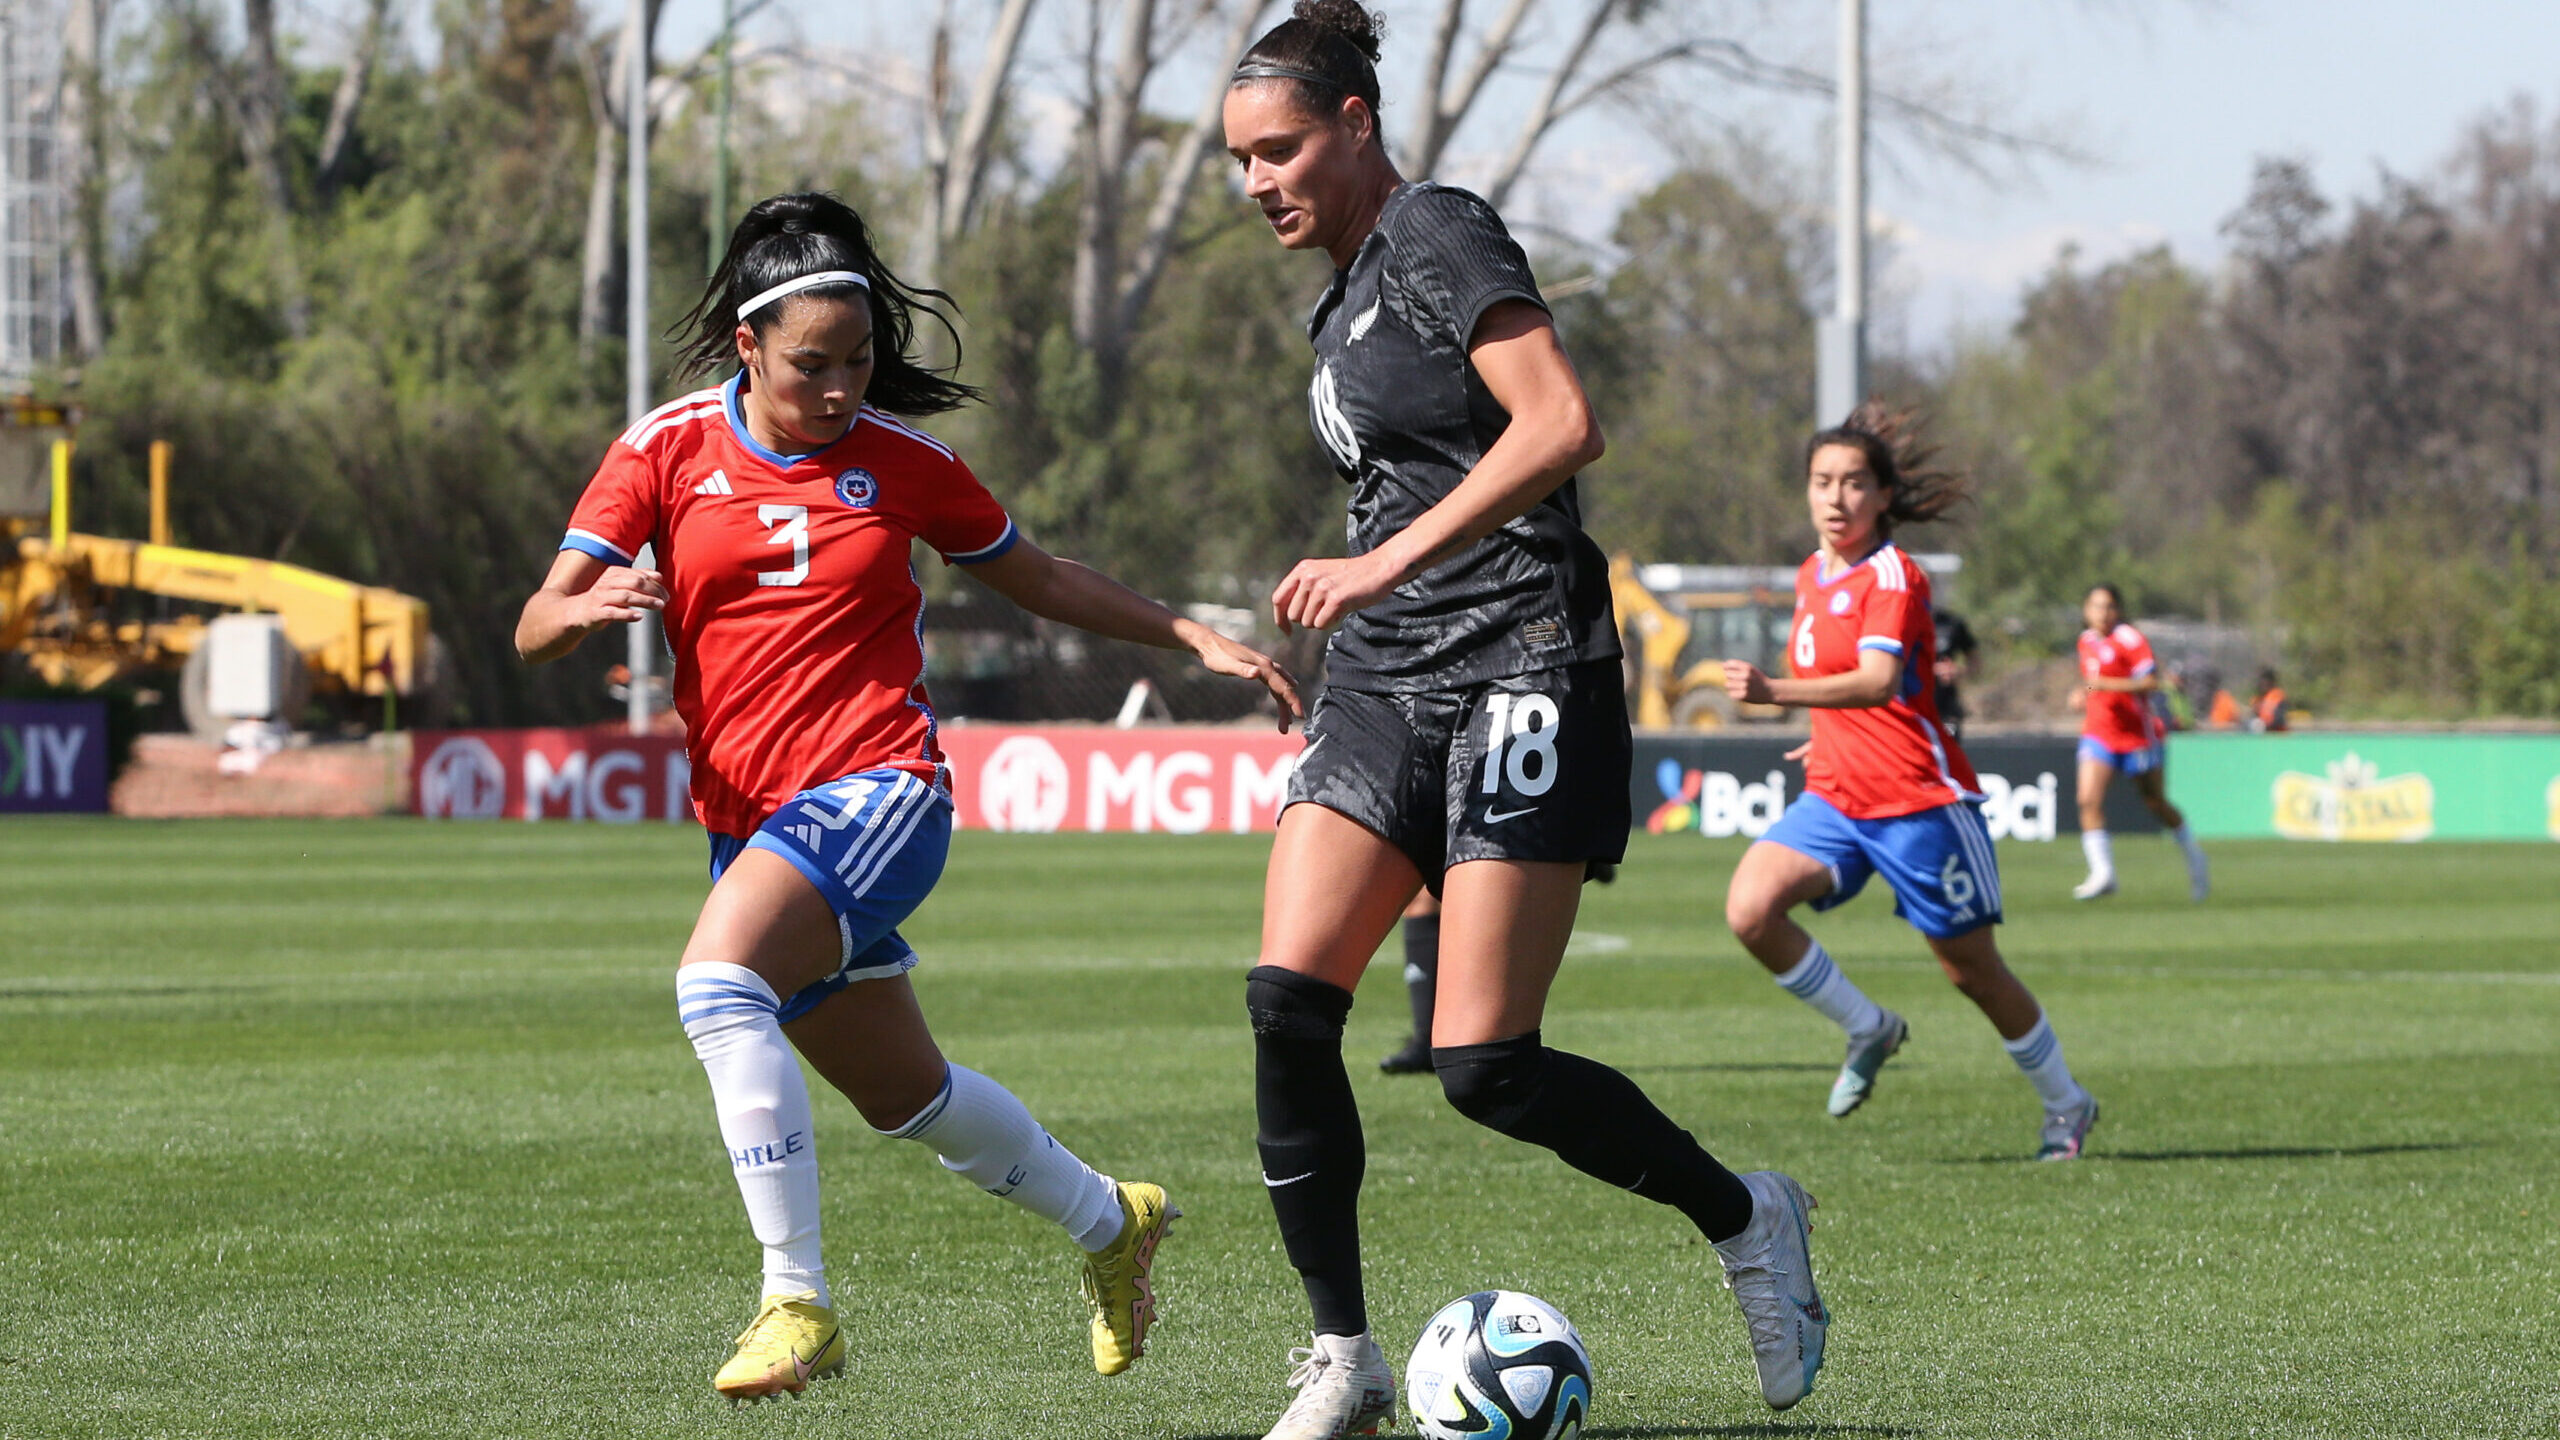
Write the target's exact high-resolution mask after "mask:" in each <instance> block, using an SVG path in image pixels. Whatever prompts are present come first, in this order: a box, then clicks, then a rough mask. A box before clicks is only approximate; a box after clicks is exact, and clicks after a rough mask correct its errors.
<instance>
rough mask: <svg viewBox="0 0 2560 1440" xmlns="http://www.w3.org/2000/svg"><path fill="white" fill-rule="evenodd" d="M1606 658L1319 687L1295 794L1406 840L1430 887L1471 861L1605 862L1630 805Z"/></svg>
mask: <svg viewBox="0 0 2560 1440" xmlns="http://www.w3.org/2000/svg"><path fill="white" fill-rule="evenodd" d="M1619 684H1620V671H1619V667H1618V662H1617V661H1615V660H1598V661H1591V662H1587V663H1585V664H1580V665H1571V666H1566V667H1563V668H1561V669H1555V670H1540V671H1535V672H1532V673H1530V674H1527V675H1515V676H1511V677H1509V678H1507V679H1502V680H1489V681H1486V682H1485V683H1483V684H1481V685H1476V686H1471V687H1469V688H1467V689H1464V690H1424V691H1414V692H1406V693H1380V692H1374V691H1366V690H1343V689H1336V688H1331V687H1328V688H1327V689H1326V690H1325V692H1324V694H1323V695H1322V696H1321V697H1320V698H1319V699H1318V700H1317V701H1316V708H1315V713H1314V714H1313V715H1311V716H1309V717H1308V719H1307V730H1306V734H1307V748H1306V749H1305V750H1304V751H1302V752H1300V754H1299V756H1298V766H1297V769H1296V770H1295V771H1294V772H1293V773H1292V774H1291V775H1290V777H1289V799H1288V803H1289V804H1290V805H1298V804H1311V805H1322V806H1323V807H1325V808H1326V809H1328V810H1331V811H1334V812H1336V813H1338V814H1340V815H1342V816H1344V817H1345V818H1347V819H1349V820H1351V821H1353V822H1355V823H1357V824H1358V825H1360V826H1361V827H1362V828H1363V829H1366V830H1369V831H1371V832H1372V833H1374V834H1376V835H1377V836H1378V837H1379V838H1381V839H1383V840H1385V841H1386V842H1387V843H1389V844H1391V845H1393V846H1395V847H1396V848H1397V849H1399V850H1402V851H1403V852H1404V853H1405V854H1406V855H1407V856H1408V857H1410V858H1411V859H1412V861H1413V863H1414V867H1415V868H1416V869H1419V870H1420V871H1421V872H1422V877H1423V880H1424V882H1425V883H1426V884H1427V885H1428V886H1429V887H1430V889H1431V892H1432V893H1433V894H1435V895H1436V894H1438V893H1439V892H1440V877H1441V875H1442V873H1443V872H1444V871H1446V870H1447V869H1448V867H1450V866H1452V865H1457V864H1463V863H1464V862H1466V861H1469V860H1553V861H1571V860H1579V861H1583V862H1585V863H1586V864H1604V865H1614V864H1616V863H1617V862H1618V861H1619V860H1620V859H1622V858H1624V856H1625V855H1626V851H1627V829H1628V826H1629V825H1630V823H1632V811H1631V810H1630V808H1629V807H1630V802H1629V800H1628V798H1627V769H1628V766H1629V765H1630V764H1631V763H1632V756H1633V751H1634V747H1633V744H1632V741H1631V740H1630V738H1629V736H1628V733H1627V700H1626V694H1625V692H1623V691H1622V690H1620V689H1619Z"/></svg>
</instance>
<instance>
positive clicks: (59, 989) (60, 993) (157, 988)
mask: <svg viewBox="0 0 2560 1440" xmlns="http://www.w3.org/2000/svg"><path fill="white" fill-rule="evenodd" d="M281 988H283V987H281V986H278V985H266V984H250V985H21V986H14V987H12V986H0V1002H5V1001H10V1000H157V999H160V998H162V997H164V996H166V997H171V998H178V999H183V998H187V997H190V996H198V995H245V994H248V993H249V992H251V991H253V990H277V989H281Z"/></svg>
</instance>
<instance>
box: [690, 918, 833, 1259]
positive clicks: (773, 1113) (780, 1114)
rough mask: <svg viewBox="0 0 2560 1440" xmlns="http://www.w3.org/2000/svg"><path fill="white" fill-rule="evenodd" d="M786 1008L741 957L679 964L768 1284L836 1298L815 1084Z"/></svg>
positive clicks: (697, 1047)
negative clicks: (824, 1217)
mask: <svg viewBox="0 0 2560 1440" xmlns="http://www.w3.org/2000/svg"><path fill="white" fill-rule="evenodd" d="M781 1010H782V1001H781V1000H780V998H778V997H777V996H775V994H774V993H773V987H772V986H770V985H767V984H766V983H765V982H764V977H762V976H760V975H758V974H756V972H754V971H753V970H749V969H747V968H746V967H745V966H743V965H728V964H722V963H720V962H717V961H713V962H710V963H707V964H695V965H687V966H684V967H683V968H682V969H679V970H678V971H677V972H676V1014H677V1016H678V1018H680V1019H681V1020H683V1021H684V1033H685V1034H686V1035H687V1036H689V1037H691V1039H692V1040H693V1053H694V1054H695V1055H696V1056H698V1057H700V1059H701V1061H702V1071H703V1073H704V1074H705V1075H707V1076H709V1077H710V1079H711V1105H712V1108H713V1109H714V1110H716V1111H718V1112H719V1116H720V1138H721V1140H722V1141H723V1142H724V1143H726V1144H727V1145H728V1147H729V1164H730V1168H731V1169H733V1170H735V1171H736V1172H737V1176H738V1195H739V1198H741V1199H743V1200H745V1201H746V1202H747V1224H748V1225H749V1226H750V1227H751V1228H752V1229H753V1230H754V1231H755V1235H756V1239H757V1240H758V1241H759V1242H761V1243H762V1244H763V1245H764V1293H765V1294H766V1295H768V1296H772V1295H797V1294H799V1293H801V1292H802V1291H808V1290H814V1291H816V1292H817V1295H818V1303H819V1304H821V1305H829V1304H832V1303H834V1302H833V1299H832V1298H831V1297H830V1295H829V1293H828V1291H827V1267H826V1263H825V1261H824V1260H822V1259H821V1258H820V1257H819V1251H818V1151H817V1145H816V1135H815V1133H814V1131H813V1130H812V1129H811V1126H810V1117H809V1085H808V1082H807V1081H806V1080H803V1079H802V1078H801V1076H800V1060H799V1057H798V1056H796V1055H794V1054H792V1053H791V1043H790V1042H789V1041H787V1040H785V1039H783V1038H782V1022H781V1019H780V1013H781Z"/></svg>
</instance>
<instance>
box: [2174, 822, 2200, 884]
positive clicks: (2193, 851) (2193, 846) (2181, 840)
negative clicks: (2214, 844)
mask: <svg viewBox="0 0 2560 1440" xmlns="http://www.w3.org/2000/svg"><path fill="white" fill-rule="evenodd" d="M2169 838H2170V839H2172V840H2175V841H2177V842H2178V849H2179V851H2180V852H2181V853H2183V854H2184V855H2185V856H2186V857H2187V873H2188V874H2190V875H2201V874H2203V873H2204V847H2203V846H2201V845H2199V844H2197V843H2196V836H2195V832H2194V831H2192V830H2189V829H2188V828H2187V827H2186V826H2184V825H2181V826H2179V827H2178V828H2177V829H2175V830H2172V831H2170V832H2169Z"/></svg>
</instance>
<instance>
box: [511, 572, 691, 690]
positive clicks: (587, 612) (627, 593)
mask: <svg viewBox="0 0 2560 1440" xmlns="http://www.w3.org/2000/svg"><path fill="white" fill-rule="evenodd" d="M666 608H667V577H666V576H664V575H661V574H659V573H658V572H657V571H655V570H635V569H633V568H632V567H630V566H628V565H607V564H606V563H605V562H603V561H602V560H599V559H597V558H596V557H594V556H593V555H589V554H587V553H586V552H585V551H583V550H563V551H561V552H560V555H559V558H557V559H555V560H553V561H552V562H551V573H550V574H548V575H546V576H544V577H542V588H541V589H539V590H536V591H534V592H533V595H532V598H530V599H528V600H526V601H525V602H524V613H523V614H522V615H520V616H518V617H516V654H518V655H520V656H522V657H523V658H524V660H525V662H526V663H527V664H532V665H540V664H543V663H544V662H546V661H551V660H557V659H559V658H560V657H561V656H563V655H566V654H568V653H569V652H570V651H572V650H575V649H577V648H578V642H579V641H581V640H584V639H586V638H587V635H588V634H589V633H590V632H592V631H595V630H600V629H603V628H604V627H605V626H607V625H613V624H618V623H621V622H624V621H629V620H637V619H639V618H640V617H641V616H642V615H644V614H647V613H648V612H649V611H652V610H664V609H666Z"/></svg>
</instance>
